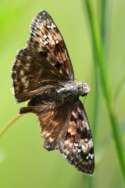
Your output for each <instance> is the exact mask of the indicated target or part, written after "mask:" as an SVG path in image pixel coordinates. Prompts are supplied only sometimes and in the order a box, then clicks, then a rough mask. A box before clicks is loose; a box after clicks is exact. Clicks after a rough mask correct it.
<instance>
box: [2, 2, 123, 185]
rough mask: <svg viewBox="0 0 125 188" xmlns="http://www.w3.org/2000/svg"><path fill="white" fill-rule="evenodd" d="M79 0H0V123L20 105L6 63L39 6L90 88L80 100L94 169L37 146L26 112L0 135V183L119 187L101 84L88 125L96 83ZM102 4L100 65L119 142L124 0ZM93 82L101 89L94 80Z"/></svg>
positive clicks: (35, 127) (38, 141) (19, 45)
mask: <svg viewBox="0 0 125 188" xmlns="http://www.w3.org/2000/svg"><path fill="white" fill-rule="evenodd" d="M101 2H103V0H102V1H101V0H95V1H94V10H95V12H96V16H97V20H98V21H100V17H101V14H102V13H103V10H104V9H103V8H104V7H101ZM84 3H85V2H84V0H83V2H82V1H81V0H77V1H76V0H75V1H71V0H68V1H67V0H63V1H57V0H55V1H52V0H36V1H33V0H31V1H28V0H15V1H9V0H1V1H0V62H1V66H0V88H1V89H0V114H1V118H0V127H2V126H3V125H4V124H6V122H7V121H8V120H9V119H10V118H11V117H12V116H14V115H15V114H16V113H17V112H18V110H19V108H20V106H23V104H17V103H16V101H15V99H14V96H13V95H12V91H11V90H12V89H11V88H12V80H11V67H12V65H13V62H14V58H15V55H16V54H17V52H18V50H19V49H21V48H23V47H24V46H25V44H26V41H27V40H28V37H29V28H30V27H29V26H30V25H31V21H32V19H33V17H34V16H36V14H37V13H38V12H39V11H41V10H47V11H48V12H49V13H50V14H51V15H52V17H53V18H54V20H55V22H56V24H57V25H58V27H59V29H60V30H61V33H62V34H63V36H64V39H65V42H66V45H67V48H68V51H69V54H70V57H71V59H72V63H73V66H74V70H75V75H76V78H77V79H79V80H80V79H82V80H86V81H87V82H88V83H89V85H90V87H91V92H90V94H89V95H88V97H87V98H86V99H82V100H83V102H84V103H85V106H86V109H87V112H88V116H89V120H90V123H91V128H92V130H93V134H94V136H95V137H96V143H95V155H96V161H97V162H96V168H95V173H94V175H93V176H86V175H85V174H82V173H81V172H78V171H77V170H76V169H75V168H74V167H72V166H71V165H69V164H68V162H67V161H65V159H64V158H63V156H61V155H60V154H59V153H58V152H47V151H46V150H45V149H44V148H42V142H43V141H42V139H41V137H40V134H39V126H38V125H39V123H38V121H37V118H36V117H35V116H34V115H32V114H27V115H26V116H24V117H22V118H21V119H20V120H19V121H17V122H16V123H15V125H14V126H12V128H11V129H9V131H8V132H7V133H6V134H5V135H3V137H1V138H0V188H17V187H18V188H29V187H30V188H34V187H37V188H41V187H44V188H49V187H51V188H52V187H53V188H55V187H59V188H76V187H77V188H81V187H85V188H89V187H91V188H92V187H96V188H109V187H113V188H117V187H120V188H122V187H124V184H123V183H124V182H123V178H122V174H121V171H120V166H119V162H118V159H117V154H116V150H115V146H114V141H113V139H112V133H111V128H110V121H109V117H108V113H107V108H106V106H105V100H104V98H103V95H102V92H101V89H99V90H100V97H99V98H100V100H99V99H97V100H99V111H98V114H96V115H97V116H98V117H97V118H98V123H97V125H94V124H93V121H94V115H95V109H94V107H95V106H94V105H95V99H94V98H95V97H94V96H95V92H96V89H95V88H96V85H95V73H94V64H93V55H92V44H91V37H90V34H91V33H90V28H89V24H88V17H87V14H86V8H85V6H84ZM105 8H106V15H105V19H106V23H105V25H106V30H105V32H106V38H105V40H104V43H105V49H106V66H107V69H108V74H109V79H110V84H111V87H112V91H113V94H114V96H115V97H114V103H115V105H114V106H115V110H116V113H117V117H118V119H119V122H120V127H119V128H120V130H122V131H120V136H121V137H122V138H123V141H124V143H125V139H124V126H125V115H124V114H125V87H124V81H125V79H124V78H125V1H123V0H119V1H114V0H112V1H107V4H106V5H105ZM98 86H99V88H101V84H100V82H99V83H98ZM117 88H119V89H117ZM116 93H117V94H116ZM24 105H25V104H24ZM95 134H96V135H95ZM124 148H125V147H124Z"/></svg>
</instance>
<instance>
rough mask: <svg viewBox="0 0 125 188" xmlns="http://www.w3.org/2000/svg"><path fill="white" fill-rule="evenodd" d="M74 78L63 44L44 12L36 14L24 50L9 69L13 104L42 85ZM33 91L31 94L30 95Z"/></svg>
mask: <svg viewBox="0 0 125 188" xmlns="http://www.w3.org/2000/svg"><path fill="white" fill-rule="evenodd" d="M73 78H74V74H73V68H72V65H71V62H70V58H69V55H68V52H67V49H66V46H65V43H64V40H63V38H62V36H61V34H60V32H59V30H58V28H57V26H56V25H55V23H54V22H53V20H52V18H51V17H50V16H49V15H48V13H47V12H45V11H42V12H40V13H39V14H38V15H37V17H36V18H35V19H34V21H33V24H32V31H31V37H30V39H29V41H28V45H27V48H25V49H22V50H20V51H19V53H18V55H17V56H16V60H15V63H14V66H13V69H12V79H13V86H14V93H15V97H16V99H17V101H19V102H21V101H25V100H27V99H29V98H31V96H32V93H33V94H35V93H37V88H39V87H40V86H41V85H42V82H44V81H45V80H47V81H58V82H59V81H67V80H70V79H73ZM34 90H35V91H34Z"/></svg>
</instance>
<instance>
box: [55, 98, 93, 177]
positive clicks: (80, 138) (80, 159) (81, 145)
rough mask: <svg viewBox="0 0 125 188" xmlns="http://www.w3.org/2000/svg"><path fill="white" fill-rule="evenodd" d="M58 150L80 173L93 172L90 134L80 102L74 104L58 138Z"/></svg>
mask: <svg viewBox="0 0 125 188" xmlns="http://www.w3.org/2000/svg"><path fill="white" fill-rule="evenodd" d="M58 149H59V150H60V152H61V153H63V154H64V155H65V157H66V158H67V159H68V161H69V162H70V163H71V164H73V165H75V167H76V168H78V169H79V170H80V171H82V172H85V173H88V174H92V173H93V171H94V148H93V141H92V133H91V130H90V127H89V123H88V119H87V115H86V112H85V109H84V107H83V105H82V103H81V102H80V101H78V102H77V103H75V104H74V106H73V108H72V111H71V113H69V120H68V122H67V125H66V127H65V128H64V129H63V130H62V132H61V133H60V136H59V138H58Z"/></svg>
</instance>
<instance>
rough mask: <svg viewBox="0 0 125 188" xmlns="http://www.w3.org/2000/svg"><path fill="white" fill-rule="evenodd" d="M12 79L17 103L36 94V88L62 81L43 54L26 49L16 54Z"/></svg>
mask: <svg viewBox="0 0 125 188" xmlns="http://www.w3.org/2000/svg"><path fill="white" fill-rule="evenodd" d="M12 79H13V87H14V93H15V97H16V99H17V101H18V102H21V101H25V100H27V99H29V98H31V96H33V95H34V94H37V92H38V91H37V90H39V89H38V88H40V87H42V86H43V85H46V86H47V85H48V86H49V83H50V82H51V83H50V84H51V85H52V83H53V85H54V83H55V82H57V81H58V80H62V78H61V76H60V75H59V74H58V71H57V70H56V68H55V67H53V66H52V64H51V63H50V62H48V60H47V59H46V55H45V52H41V53H38V52H34V51H32V50H31V49H28V48H25V49H22V50H20V52H19V53H18V55H17V57H16V61H15V64H14V66H13V69H12ZM43 89H44V88H43ZM41 93H42V92H41Z"/></svg>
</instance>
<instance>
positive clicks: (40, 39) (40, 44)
mask: <svg viewBox="0 0 125 188" xmlns="http://www.w3.org/2000/svg"><path fill="white" fill-rule="evenodd" d="M29 46H30V47H31V48H33V49H34V48H35V49H36V50H37V51H39V52H41V51H42V50H45V51H46V52H47V53H48V54H47V55H48V56H47V59H48V61H49V62H52V65H53V66H54V67H56V68H57V69H58V74H61V75H62V76H63V77H64V78H65V79H66V80H70V79H71V80H72V79H74V72H73V67H72V64H71V61H70V57H69V54H68V51H67V48H66V45H65V42H64V39H63V37H62V35H61V33H60V31H59V29H58V27H57V26H56V24H55V23H54V21H53V19H52V17H51V16H50V15H49V14H48V13H47V12H46V11H42V12H40V13H39V14H38V15H37V17H36V18H35V19H34V21H33V23H32V30H31V38H30V40H29Z"/></svg>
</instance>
